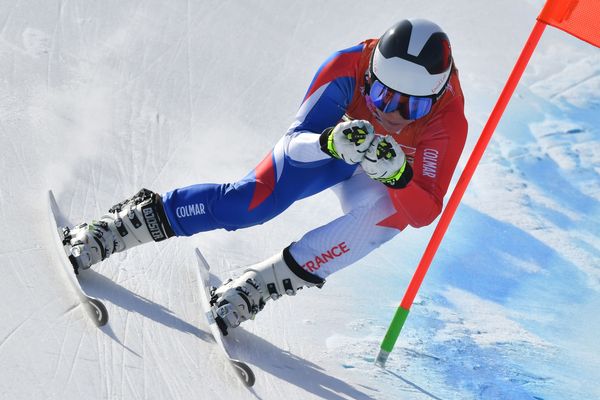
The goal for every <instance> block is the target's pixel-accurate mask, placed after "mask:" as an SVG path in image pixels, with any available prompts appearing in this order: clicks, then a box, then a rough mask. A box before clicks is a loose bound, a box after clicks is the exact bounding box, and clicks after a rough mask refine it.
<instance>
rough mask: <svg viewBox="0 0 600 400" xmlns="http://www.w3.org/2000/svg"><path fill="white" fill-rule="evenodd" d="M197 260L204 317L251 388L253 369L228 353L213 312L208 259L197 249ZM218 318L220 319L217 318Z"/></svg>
mask: <svg viewBox="0 0 600 400" xmlns="http://www.w3.org/2000/svg"><path fill="white" fill-rule="evenodd" d="M196 258H197V260H198V269H199V272H200V285H199V286H200V295H201V296H200V297H201V298H200V304H201V306H202V310H203V311H204V315H205V316H206V319H207V321H208V327H209V328H210V332H211V334H212V336H213V337H214V339H215V342H217V345H218V346H219V348H220V349H221V350H222V351H223V354H224V355H225V357H226V358H227V360H228V361H229V364H231V366H232V367H233V370H234V372H235V373H236V375H237V376H238V377H239V378H240V379H241V381H242V383H243V384H244V385H246V386H247V387H251V386H252V385H254V381H255V377H254V372H252V369H251V368H250V367H249V366H248V364H246V363H245V362H243V361H240V360H236V359H234V358H232V357H231V356H230V354H229V352H228V351H227V346H226V339H225V338H224V335H223V333H222V332H221V329H219V326H218V324H217V319H216V315H215V311H214V310H213V308H212V306H211V304H210V299H211V294H210V288H211V285H210V273H209V271H210V266H209V265H208V263H207V262H206V259H205V258H204V256H203V255H202V253H201V252H200V250H199V249H196ZM217 318H218V317H217Z"/></svg>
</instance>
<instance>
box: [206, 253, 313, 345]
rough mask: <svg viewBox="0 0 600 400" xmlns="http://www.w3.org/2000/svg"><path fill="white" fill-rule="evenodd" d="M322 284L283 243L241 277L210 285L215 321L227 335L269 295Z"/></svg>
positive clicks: (245, 319) (264, 302)
mask: <svg viewBox="0 0 600 400" xmlns="http://www.w3.org/2000/svg"><path fill="white" fill-rule="evenodd" d="M324 284H325V280H324V279H322V278H320V277H318V276H316V275H313V274H311V273H309V272H307V271H305V270H304V269H303V268H302V267H301V266H300V265H299V264H298V263H297V262H296V260H294V258H293V257H292V255H291V254H290V250H289V247H286V248H285V249H284V250H283V252H282V253H279V254H276V255H274V256H273V257H271V258H269V259H267V260H265V261H263V262H261V263H258V264H255V265H252V266H250V267H248V269H246V270H245V271H244V273H243V274H242V275H241V276H240V277H238V278H236V279H229V280H228V281H226V282H224V283H223V284H222V285H221V286H220V287H218V288H213V290H212V292H211V294H212V296H211V297H212V299H211V305H212V306H213V307H214V309H215V311H216V314H217V315H216V317H215V320H216V322H217V325H218V326H219V328H220V329H221V332H223V335H227V329H228V328H236V327H237V326H239V325H240V324H241V323H242V322H244V321H247V320H249V319H254V317H255V316H256V314H258V312H259V311H261V310H262V309H263V308H264V306H265V304H266V302H267V301H268V300H269V299H273V300H277V299H279V298H280V297H281V296H283V295H284V294H287V295H289V296H293V295H295V294H296V292H297V291H298V290H300V289H302V288H303V287H312V286H317V287H318V288H321V287H322V286H323V285H324Z"/></svg>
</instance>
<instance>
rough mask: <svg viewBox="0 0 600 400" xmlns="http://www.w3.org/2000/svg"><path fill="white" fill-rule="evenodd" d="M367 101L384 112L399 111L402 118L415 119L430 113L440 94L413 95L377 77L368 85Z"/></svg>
mask: <svg viewBox="0 0 600 400" xmlns="http://www.w3.org/2000/svg"><path fill="white" fill-rule="evenodd" d="M368 86H369V87H368V92H367V98H368V99H367V101H370V102H371V104H372V105H373V106H374V107H376V108H377V109H379V110H380V111H382V112H384V113H392V112H395V111H397V112H399V113H400V115H401V116H402V118H404V119H407V120H415V119H419V118H422V117H424V116H426V115H427V114H429V112H430V111H431V107H432V106H433V103H435V101H436V100H437V97H438V96H435V95H434V96H428V97H423V96H411V95H407V94H402V93H400V92H396V91H395V90H393V89H390V88H389V87H387V86H385V85H384V84H383V83H381V82H380V81H378V80H377V79H373V80H372V81H371V82H370V83H369V85H368Z"/></svg>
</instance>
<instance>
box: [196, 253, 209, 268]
mask: <svg viewBox="0 0 600 400" xmlns="http://www.w3.org/2000/svg"><path fill="white" fill-rule="evenodd" d="M196 258H198V261H199V262H200V264H202V265H203V266H204V267H205V268H206V270H207V271H210V265H209V264H208V262H207V261H206V258H204V256H203V255H202V252H201V251H200V249H199V248H197V247H196Z"/></svg>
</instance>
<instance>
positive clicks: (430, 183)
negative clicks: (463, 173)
mask: <svg viewBox="0 0 600 400" xmlns="http://www.w3.org/2000/svg"><path fill="white" fill-rule="evenodd" d="M457 100H458V99H457ZM453 103H454V104H452V105H450V104H449V105H448V107H446V108H444V109H443V110H442V111H441V113H440V114H439V115H437V116H435V117H434V118H432V120H431V121H430V122H429V123H428V124H427V125H426V126H425V127H424V130H423V133H422V134H421V139H420V140H419V142H418V144H417V149H416V153H415V156H414V162H413V165H412V167H413V173H414V175H413V179H412V180H411V182H410V183H409V184H408V185H407V186H406V187H405V188H403V189H389V194H390V197H391V199H392V201H393V203H394V207H395V208H396V211H397V214H396V215H394V217H393V225H394V226H395V227H397V228H400V229H404V228H405V227H406V226H407V225H410V226H413V227H415V228H419V227H422V226H426V225H429V224H431V223H432V222H433V221H434V220H435V218H436V217H437V216H438V215H439V214H440V213H441V211H442V205H443V200H444V195H445V194H446V192H447V191H448V186H449V185H450V181H451V179H452V174H453V173H454V170H455V169H456V164H457V163H458V160H459V158H460V155H461V153H462V150H463V147H464V145H465V141H466V137H467V120H466V118H465V116H464V113H463V107H462V102H459V101H455V102H453ZM390 222H392V221H390ZM384 225H387V224H384Z"/></svg>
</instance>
